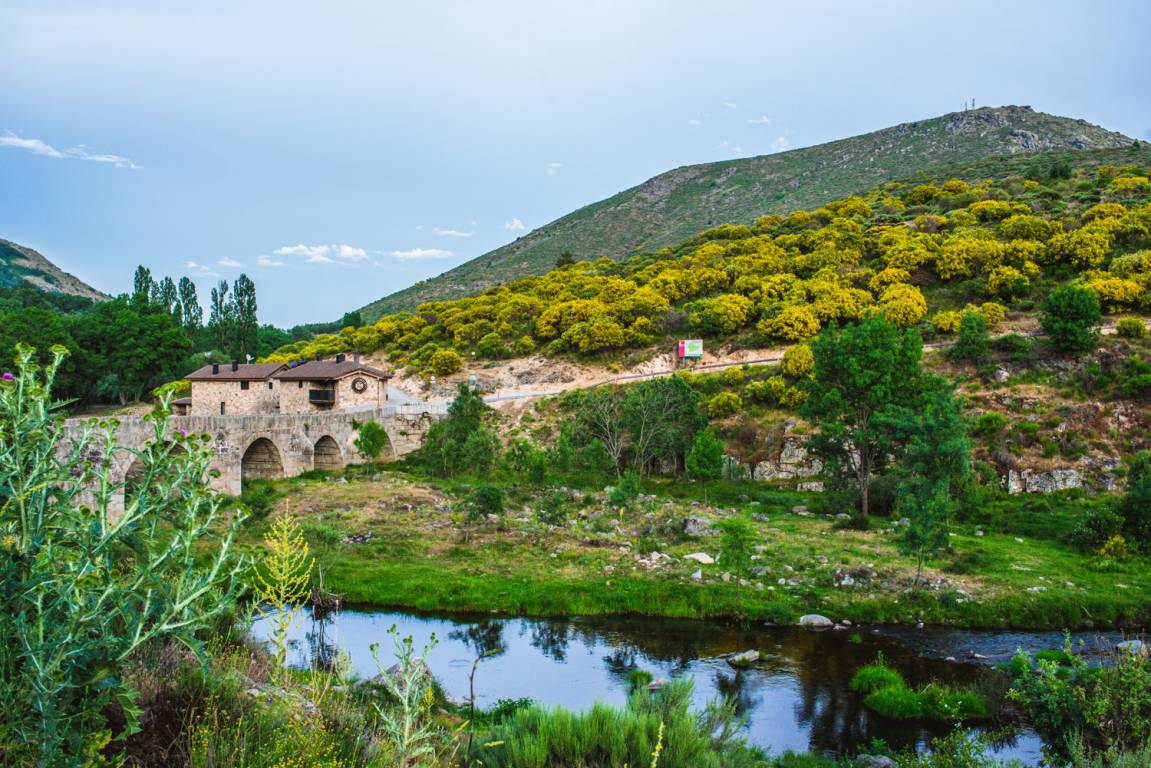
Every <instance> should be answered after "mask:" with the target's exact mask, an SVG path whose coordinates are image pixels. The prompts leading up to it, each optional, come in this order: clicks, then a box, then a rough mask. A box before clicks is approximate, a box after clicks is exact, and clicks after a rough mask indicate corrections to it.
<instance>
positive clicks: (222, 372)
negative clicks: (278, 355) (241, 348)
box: [184, 363, 284, 381]
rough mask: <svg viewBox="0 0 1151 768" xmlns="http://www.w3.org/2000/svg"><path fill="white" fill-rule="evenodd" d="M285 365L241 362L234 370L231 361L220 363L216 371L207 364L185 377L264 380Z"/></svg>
mask: <svg viewBox="0 0 1151 768" xmlns="http://www.w3.org/2000/svg"><path fill="white" fill-rule="evenodd" d="M283 367H284V364H283V363H241V364H239V365H237V366H236V370H234V371H233V370H232V364H231V363H220V364H219V367H218V370H217V372H216V373H213V372H212V366H211V365H205V366H204V367H203V368H199V369H197V370H195V371H192V372H191V373H189V374H188V375H187V376H185V377H184V378H185V379H187V380H188V381H264V380H265V379H270V378H271V377H272V374H274V373H275V372H276V371H278V370H280V369H281V368H283Z"/></svg>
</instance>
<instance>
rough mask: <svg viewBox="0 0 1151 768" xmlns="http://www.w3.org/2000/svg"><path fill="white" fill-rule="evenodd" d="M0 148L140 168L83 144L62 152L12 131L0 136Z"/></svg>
mask: <svg viewBox="0 0 1151 768" xmlns="http://www.w3.org/2000/svg"><path fill="white" fill-rule="evenodd" d="M0 147H9V148H11V149H24V150H27V151H29V152H31V153H33V154H36V155H41V156H43V157H51V158H55V159H56V160H66V159H68V158H75V159H77V160H90V161H91V162H94V163H109V164H111V165H114V166H115V167H117V168H132V169H136V168H139V167H140V166H138V165H136V164H135V163H133V162H132V161H131V160H129V159H128V158H126V157H124V156H122V155H110V154H101V153H93V152H89V151H88V148H87V147H86V146H84V145H83V144H81V145H79V146H77V147H72V148H70V149H64V150H60V149H56V148H55V147H53V146H52V145H51V144H49V143H47V142H45V141H41V140H40V139H25V138H23V137H21V136H17V135H16V134H14V133H12V132H11V131H8V132H6V133H5V134H4V135H2V136H0Z"/></svg>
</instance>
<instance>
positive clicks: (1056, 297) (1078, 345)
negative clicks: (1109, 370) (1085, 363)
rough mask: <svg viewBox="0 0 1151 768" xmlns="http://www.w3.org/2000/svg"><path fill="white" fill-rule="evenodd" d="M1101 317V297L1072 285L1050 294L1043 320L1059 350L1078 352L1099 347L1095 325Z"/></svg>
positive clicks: (1045, 330) (1052, 344)
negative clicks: (1096, 345) (1097, 345)
mask: <svg viewBox="0 0 1151 768" xmlns="http://www.w3.org/2000/svg"><path fill="white" fill-rule="evenodd" d="M1101 317H1102V314H1101V312H1100V309H1099V299H1098V297H1096V295H1095V294H1094V293H1092V292H1091V291H1089V290H1087V289H1086V288H1080V287H1079V286H1075V285H1069V286H1065V287H1063V288H1056V289H1055V290H1054V291H1052V292H1051V294H1050V295H1049V296H1048V297H1047V301H1046V303H1044V305H1043V316H1042V318H1041V319H1040V323H1041V324H1042V326H1043V332H1044V333H1046V334H1047V336H1048V338H1050V339H1051V346H1052V347H1053V348H1054V349H1055V350H1057V351H1059V352H1065V353H1068V354H1076V355H1078V354H1083V353H1085V352H1090V351H1091V350H1093V349H1095V344H1096V342H1097V341H1098V332H1097V331H1096V329H1095V327H1096V325H1098V323H1099V319H1100V318H1101Z"/></svg>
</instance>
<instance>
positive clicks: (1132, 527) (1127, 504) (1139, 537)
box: [1115, 451, 1151, 552]
mask: <svg viewBox="0 0 1151 768" xmlns="http://www.w3.org/2000/svg"><path fill="white" fill-rule="evenodd" d="M1115 511H1116V512H1117V513H1118V515H1119V517H1120V518H1122V519H1123V535H1124V537H1126V539H1127V543H1128V544H1129V545H1130V546H1131V547H1133V548H1134V549H1137V550H1139V551H1140V552H1146V551H1148V550H1149V549H1151V451H1141V452H1139V453H1137V454H1135V457H1134V458H1133V459H1132V460H1131V467H1130V470H1129V471H1128V472H1127V490H1126V491H1125V492H1124V494H1123V498H1122V499H1120V500H1119V504H1118V505H1117V506H1116V508H1115Z"/></svg>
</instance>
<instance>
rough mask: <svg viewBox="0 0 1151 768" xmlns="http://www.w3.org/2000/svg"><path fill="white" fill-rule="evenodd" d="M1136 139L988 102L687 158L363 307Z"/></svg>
mask: <svg viewBox="0 0 1151 768" xmlns="http://www.w3.org/2000/svg"><path fill="white" fill-rule="evenodd" d="M1133 141H1134V140H1133V139H1131V138H1129V137H1127V136H1124V135H1123V134H1120V133H1115V132H1113V131H1108V130H1106V129H1103V128H1100V127H1099V126H1096V125H1092V124H1091V123H1088V122H1086V121H1084V120H1076V119H1072V118H1068V117H1059V116H1056V115H1048V114H1044V113H1042V112H1036V111H1034V110H1033V109H1031V108H1030V107H1016V106H1007V107H983V108H979V109H972V110H968V111H965V112H953V113H951V114H948V115H943V116H942V117H935V118H931V119H929V120H920V121H918V122H913V123H903V124H901V125H897V126H894V127H892V128H885V129H883V130H880V131H875V132H874V133H867V134H864V135H862V136H855V137H853V138H849V139H841V140H839V141H832V142H829V143H827V144H819V145H817V146H814V147H807V148H804V149H796V150H792V151H789V152H780V153H778V154H774V155H761V156H758V157H748V158H741V159H738V160H726V161H723V162H718V163H704V164H701V165H689V166H684V167H682V168H676V169H675V170H672V171H668V172H667V173H663V174H660V175H659V176H656V177H655V178H653V179H649V180H648V181H645V182H644V183H643V184H640V185H639V186H636V187H632V188H631V189H627V190H624V191H623V192H620V193H619V194H617V195H614V196H612V197H609V198H608V199H606V200H601V201H600V202H598V203H593V204H591V205H588V206H585V207H584V208H580V209H579V210H577V211H574V212H573V213H569V214H568V215H566V216H564V217H562V218H560V219H557V220H555V221H553V222H551V223H550V224H546V225H544V226H542V227H540V228H539V229H536V230H533V231H532V232H530V233H528V234H527V235H524V236H523V237H520V238H518V239H517V240H516V241H515V242H513V243H509V244H508V245H505V246H503V247H501V248H497V249H496V250H494V251H490V252H489V253H486V254H484V255H483V256H480V257H478V258H475V259H473V260H471V261H469V262H467V263H465V264H461V265H460V266H458V267H456V268H454V269H452V270H450V271H448V272H445V273H444V274H442V275H440V276H439V277H434V278H431V279H428V280H424V281H421V282H419V283H417V284H415V285H413V286H411V287H409V288H405V289H404V290H402V291H398V292H397V293H394V294H392V295H390V296H387V297H385V298H383V299H379V300H378V301H375V302H372V303H371V304H368V305H367V306H366V307H364V308H363V309H361V312H362V313H363V315H364V319H365V320H368V321H371V320H374V319H376V318H378V317H380V316H381V315H384V314H387V313H389V312H396V311H401V310H410V309H414V308H415V307H416V306H417V305H418V304H420V303H422V302H425V301H435V300H439V299H449V298H456V297H459V296H463V295H467V294H469V293H474V292H476V291H479V290H483V289H484V288H489V287H491V286H493V285H498V284H500V283H503V282H506V281H508V280H513V279H515V278H518V277H525V276H528V275H537V274H542V273H544V272H547V271H548V270H549V269H551V268H552V267H553V266H554V264H555V260H556V258H557V257H558V256H559V255H560V254H561V253H563V252H564V251H571V252H572V253H573V254H574V255H575V257H576V258H577V259H582V260H594V259H597V258H600V257H605V256H606V257H607V258H610V259H615V260H619V259H623V258H626V257H628V256H630V255H633V254H634V253H636V252H638V251H644V250H651V249H657V248H661V247H664V246H667V245H671V244H673V243H677V242H680V241H683V240H686V239H688V238H689V237H691V236H692V235H694V234H696V233H697V232H699V231H700V230H703V229H706V228H708V227H711V226H714V225H716V224H721V223H751V222H752V221H753V220H754V219H755V218H756V217H757V216H760V215H762V214H765V213H787V212H790V211H794V210H800V209H808V208H817V207H819V206H820V205H823V204H824V203H827V202H829V201H831V200H836V199H838V198H842V197H845V196H847V195H850V194H853V193H856V192H860V191H863V190H866V189H869V188H871V187H874V186H875V185H876V184H878V183H880V182H883V181H886V180H888V179H892V178H903V177H908V176H912V175H914V174H915V173H917V172H918V171H920V170H922V169H925V168H928V167H930V166H937V165H944V164H961V163H970V162H974V161H978V160H982V159H984V158H988V157H992V156H995V155H1009V154H1016V153H1024V152H1042V151H1049V150H1054V149H1076V150H1081V149H1099V148H1108V147H1121V146H1126V145H1130V144H1132V143H1133Z"/></svg>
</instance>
